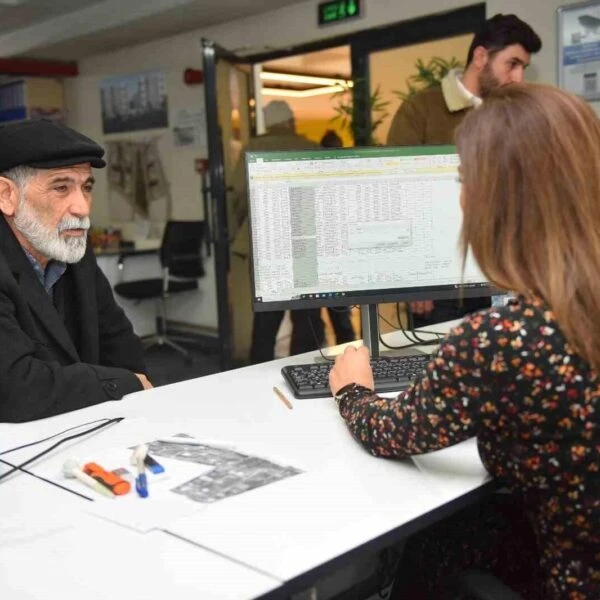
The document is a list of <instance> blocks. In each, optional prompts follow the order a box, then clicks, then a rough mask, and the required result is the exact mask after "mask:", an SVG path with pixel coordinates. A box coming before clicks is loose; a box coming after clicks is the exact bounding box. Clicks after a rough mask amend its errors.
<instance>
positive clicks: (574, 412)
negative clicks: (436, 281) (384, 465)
mask: <svg viewBox="0 0 600 600" xmlns="http://www.w3.org/2000/svg"><path fill="white" fill-rule="evenodd" d="M340 412H341V414H342V416H343V417H344V419H345V420H346V422H347V424H348V427H349V428H350V430H351V432H352V434H353V435H354V437H355V438H356V439H357V440H358V441H360V443H361V444H363V445H364V446H365V447H366V448H368V449H369V451H370V452H372V453H373V454H375V455H377V456H386V457H404V456H406V455H409V454H420V453H424V452H428V451H431V450H437V449H440V448H443V447H445V446H448V445H451V444H455V443H457V442H460V441H462V440H465V439H467V438H469V437H472V436H477V439H478V445H479V452H480V455H481V457H482V460H483V462H484V464H485V466H486V468H487V469H488V471H489V472H490V473H491V474H492V475H493V476H494V477H495V478H497V479H498V480H499V482H500V483H501V484H503V485H506V486H508V487H509V488H510V489H511V490H512V491H513V492H515V493H517V494H519V495H521V496H522V498H523V501H524V504H525V506H526V508H527V512H528V514H529V516H530V517H531V519H532V523H533V526H534V530H535V532H536V535H537V537H538V544H539V547H540V554H541V558H540V562H541V567H542V571H543V575H544V579H545V586H546V590H545V593H546V594H547V595H548V596H549V597H551V598H561V599H564V598H568V599H570V600H583V599H586V600H587V599H592V598H594V599H600V473H599V471H600V379H599V378H598V375H597V374H596V372H595V371H594V370H593V369H592V368H591V367H590V366H589V364H588V363H586V362H585V361H584V360H583V359H582V358H581V357H580V356H578V355H577V354H576V353H575V351H574V349H573V348H572V347H571V346H570V345H569V343H568V342H567V340H566V339H565V338H564V336H563V334H562V333H561V331H560V329H559V327H558V325H557V323H556V320H555V317H554V315H553V314H552V312H551V311H550V310H549V309H548V308H547V307H545V306H544V304H543V303H542V302H540V301H537V300H533V301H526V300H525V299H524V298H519V299H517V300H514V301H512V302H511V303H510V304H509V305H508V306H506V307H502V308H499V309H496V308H493V309H489V310H487V311H482V312H479V313H476V314H474V315H472V316H470V317H468V318H466V319H465V320H464V321H463V322H462V323H461V324H460V325H459V326H458V327H456V328H455V329H454V330H453V331H452V332H451V333H450V334H449V335H448V337H447V338H446V339H445V340H444V342H443V343H442V345H441V347H440V349H439V351H438V352H437V354H436V355H435V357H434V358H433V360H432V361H431V362H430V363H429V365H428V367H427V369H426V371H425V372H424V373H423V375H422V377H421V378H420V379H419V380H418V381H416V382H415V383H414V384H413V385H412V386H411V388H410V389H409V390H407V391H406V392H405V393H403V394H400V396H398V397H397V398H395V399H385V398H380V397H378V396H377V395H375V394H374V393H373V392H372V391H371V390H368V389H366V388H363V387H361V386H357V385H354V386H352V387H351V388H347V391H346V393H345V394H343V395H342V398H341V400H340Z"/></svg>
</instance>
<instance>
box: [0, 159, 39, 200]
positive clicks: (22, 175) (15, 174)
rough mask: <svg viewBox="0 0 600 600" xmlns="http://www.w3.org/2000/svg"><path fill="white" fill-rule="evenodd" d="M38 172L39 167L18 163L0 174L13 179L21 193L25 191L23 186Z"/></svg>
mask: <svg viewBox="0 0 600 600" xmlns="http://www.w3.org/2000/svg"><path fill="white" fill-rule="evenodd" d="M38 172H39V169H35V168H33V167H27V166H26V165H19V166H18V167H13V168H12V169H9V170H8V171H5V172H4V173H2V174H1V176H2V177H6V179H10V180H11V181H14V182H15V183H16V185H17V187H18V188H19V191H20V192H21V193H22V192H24V191H25V186H26V185H27V184H28V183H29V181H30V180H31V179H33V178H34V177H35V176H36V175H37V174H38Z"/></svg>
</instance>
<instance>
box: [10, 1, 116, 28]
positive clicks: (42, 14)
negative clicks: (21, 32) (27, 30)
mask: <svg viewBox="0 0 600 600" xmlns="http://www.w3.org/2000/svg"><path fill="white" fill-rule="evenodd" d="M103 1H104V0H0V34H2V33H7V32H12V31H14V30H15V29H23V28H24V27H30V26H32V25H38V24H40V23H43V22H44V21H49V20H50V19H54V18H55V17H60V16H61V15H64V14H65V13H69V12H73V11H76V10H81V9H82V8H87V7H88V6H92V5H93V4H100V3H101V2H103Z"/></svg>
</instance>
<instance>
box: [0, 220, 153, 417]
mask: <svg viewBox="0 0 600 600" xmlns="http://www.w3.org/2000/svg"><path fill="white" fill-rule="evenodd" d="M54 290H55V291H54V293H55V296H56V295H58V296H59V297H60V298H62V299H63V300H65V301H64V302H63V304H62V306H63V307H68V308H67V309H66V310H65V309H63V311H62V312H63V313H64V314H62V315H61V313H60V312H59V311H58V310H57V309H56V308H55V306H54V303H53V301H52V298H51V297H50V296H49V295H48V293H47V292H46V291H45V290H44V287H43V286H42V284H41V283H40V282H39V280H38V279H37V277H36V275H35V272H34V270H33V267H32V266H31V263H30V262H29V260H28V258H27V256H26V255H25V253H24V252H23V250H22V248H21V246H20V244H19V242H18V240H17V239H16V237H15V236H14V234H13V233H12V230H11V229H10V227H9V226H8V224H7V222H6V220H5V219H4V217H2V216H0V336H1V340H2V343H1V344H0V421H4V422H21V421H28V420H32V419H40V418H44V417H49V416H52V415H56V414H60V413H64V412H67V411H70V410H75V409H78V408H83V407H85V406H90V405H92V404H98V403H100V402H104V401H106V400H117V399H120V398H122V397H123V396H124V395H125V394H128V393H131V392H136V391H139V390H141V389H142V385H141V383H140V382H139V380H138V378H137V377H136V376H135V374H134V373H144V372H145V366H144V361H143V350H142V345H141V342H140V340H139V338H138V337H137V336H136V335H135V334H134V333H133V328H132V326H131V323H130V322H129V321H128V319H127V317H126V316H125V314H124V313H123V311H122V310H121V309H120V308H119V306H117V304H116V303H115V300H114V297H113V292H112V289H111V287H110V284H109V283H108V281H107V279H106V277H105V276H104V275H103V273H102V272H101V271H100V269H99V268H98V265H97V264H96V259H95V257H94V254H93V252H92V249H91V247H90V246H89V245H88V248H87V250H86V253H85V256H84V257H83V259H82V260H81V261H80V262H79V263H77V264H73V265H69V266H68V267H67V270H66V272H65V274H64V275H63V276H62V277H61V279H60V280H59V281H58V283H57V284H56V285H55V288H54Z"/></svg>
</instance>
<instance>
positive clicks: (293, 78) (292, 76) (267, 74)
mask: <svg viewBox="0 0 600 600" xmlns="http://www.w3.org/2000/svg"><path fill="white" fill-rule="evenodd" d="M260 78H261V79H264V80H266V81H281V82H285V83H307V84H312V85H326V86H332V85H337V86H343V87H349V88H350V87H352V81H350V80H347V79H339V78H334V77H320V76H317V75H297V74H296V73H273V72H271V71H261V74H260Z"/></svg>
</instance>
